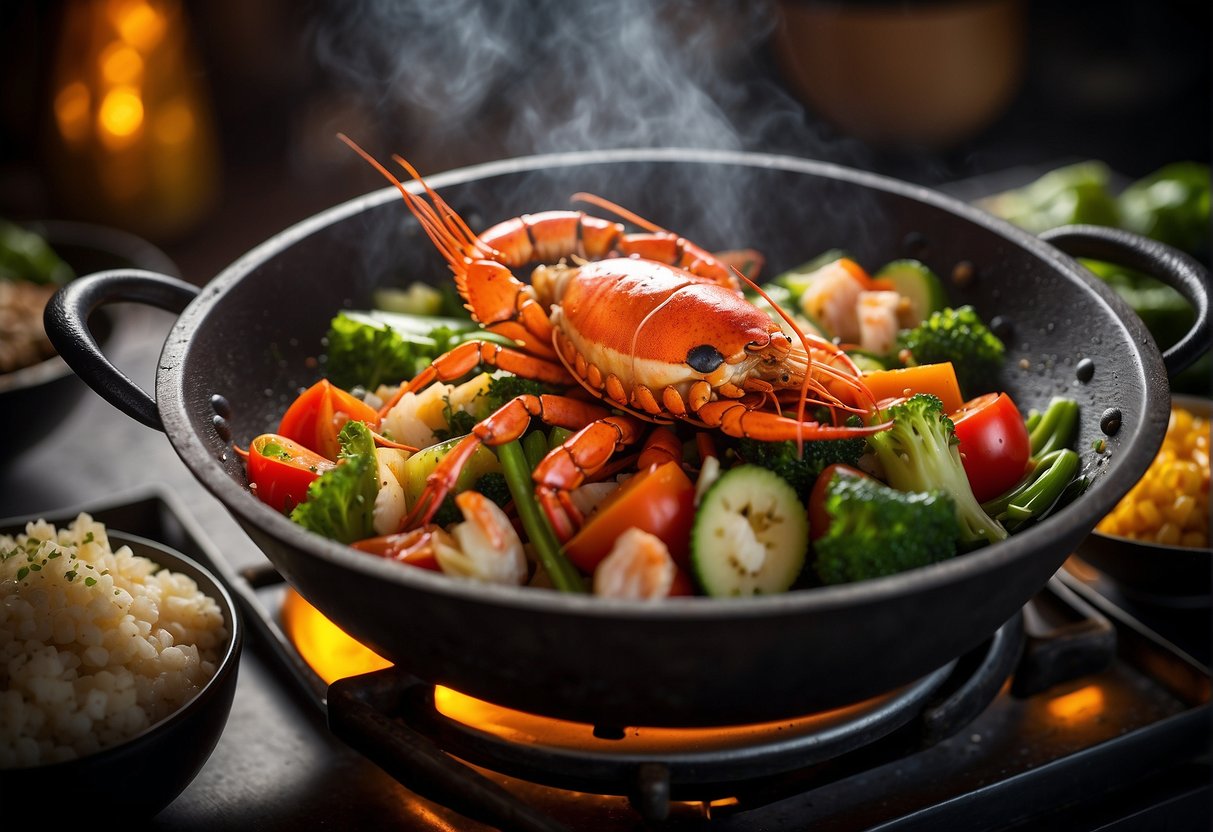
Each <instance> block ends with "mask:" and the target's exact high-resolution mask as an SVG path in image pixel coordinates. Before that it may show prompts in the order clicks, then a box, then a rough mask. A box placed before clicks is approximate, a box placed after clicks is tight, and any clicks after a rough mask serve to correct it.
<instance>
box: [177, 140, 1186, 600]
mask: <svg viewBox="0 0 1213 832" xmlns="http://www.w3.org/2000/svg"><path fill="white" fill-rule="evenodd" d="M619 163H673V164H678V165H685V164H715V165H734V166H739V167H748V168H760V169H774V170H782V171H787V172H790V173H796V174H807V175H810V176H817V177H822V178H826V179H830V180H834V181H842V182H845V183H848V184H853V185H856V186H859V187H862V188H867V189H874V190H878V191H883V192H886V193H890V194H892V195H894V196H898V197H902V198H906V199H910V200H912V201H916V202H920V203H925V204H927V205H929V206H932V207H935V208H939V209H942V210H944V211H946V212H948V213H950V214H953V215H955V216H957V217H958V218H959V219H961V220H963V221H965V222H968V223H971V224H974V225H977V226H979V227H981V228H984V229H986V230H988V231H991V232H993V233H995V234H997V235H999V236H1001V237H1002V238H1003V239H1005V240H1007V241H1008V242H1009V243H1011V244H1014V245H1015V246H1017V247H1018V248H1020V249H1024V250H1026V252H1027V253H1028V254H1029V255H1031V256H1033V257H1035V258H1037V259H1039V260H1040V261H1043V263H1044V265H1046V266H1048V267H1049V268H1051V269H1053V270H1056V271H1057V272H1061V273H1065V274H1066V275H1067V276H1068V277H1071V278H1073V279H1076V280H1078V281H1080V282H1081V283H1083V284H1085V285H1086V287H1087V288H1088V289H1089V290H1091V292H1092V293H1093V294H1094V295H1096V296H1097V298H1098V299H1099V301H1100V302H1102V304H1103V305H1104V306H1105V307H1107V308H1108V313H1109V316H1110V317H1111V318H1112V322H1113V323H1114V324H1118V325H1120V326H1121V327H1123V328H1124V329H1125V330H1126V335H1127V339H1128V340H1129V341H1130V342H1131V343H1133V344H1134V345H1135V348H1136V354H1137V358H1138V362H1137V364H1136V366H1134V367H1133V368H1132V370H1133V372H1134V374H1135V375H1134V378H1138V379H1140V381H1141V387H1142V389H1143V395H1144V412H1143V414H1142V423H1141V426H1140V428H1139V429H1138V431H1137V432H1136V433H1135V434H1133V435H1132V436H1130V437H1129V438H1127V439H1126V440H1124V444H1123V445H1122V446H1121V447H1120V448H1119V449H1118V450H1117V456H1118V462H1117V464H1116V467H1115V469H1114V470H1112V471H1109V473H1107V474H1106V475H1104V476H1103V477H1101V478H1099V479H1098V480H1097V481H1096V482H1095V483H1094V484H1093V485H1092V486H1091V487H1090V488H1088V490H1087V491H1086V492H1085V493H1084V494H1083V495H1081V497H1080V498H1079V499H1077V500H1076V501H1075V502H1074V503H1072V504H1071V505H1069V506H1068V507H1067V508H1066V509H1065V511H1063V512H1061V513H1060V514H1059V515H1058V516H1055V517H1052V518H1049V519H1047V520H1045V521H1044V522H1042V523H1040V524H1038V525H1036V526H1033V527H1032V528H1029V529H1027V530H1025V531H1023V532H1020V533H1018V534H1015V535H1012V536H1011V537H1009V538H1008V539H1007V540H1004V541H1001V542H999V543H997V544H994V545H992V546H990V547H988V548H985V549H980V550H977V551H974V552H970V553H967V554H964V555H958V556H956V557H954V558H951V559H949V560H947V561H942V562H940V563H936V564H932V565H929V566H925V567H920V568H918V569H914V570H910V571H908V572H902V573H899V574H896V575H890V576H887V577H883V578H877V579H871V580H867V581H861V582H857V583H851V584H842V585H838V586H825V587H810V588H806V589H799V590H794V591H790V592H786V593H781V594H778V595H769V596H762V597H751V598H727V599H721V598H710V597H698V596H692V597H679V598H666V599H663V600H662V601H661V602H660V603H653V602H646V601H632V600H622V599H610V598H600V597H596V596H593V595H589V594H580V593H565V592H558V591H554V590H549V591H544V590H543V589H540V588H536V587H528V586H503V585H498V584H486V583H480V582H472V581H461V580H457V579H453V578H451V577H449V576H445V575H440V574H436V573H430V572H429V571H427V570H423V569H401V568H400V565H399V564H395V563H391V562H389V561H385V560H382V559H380V558H373V557H367V556H366V554H365V553H362V552H358V551H356V550H354V549H351V548H350V547H348V546H345V545H343V544H340V543H337V542H335V541H332V540H328V539H326V538H323V537H321V536H319V535H316V534H313V533H311V532H308V531H306V530H305V529H303V528H302V527H300V526H298V525H297V524H295V523H293V522H292V521H291V520H290V519H289V518H287V517H286V516H284V515H281V514H279V513H277V512H275V511H274V510H273V509H272V508H270V507H269V506H267V505H265V504H264V503H262V502H260V501H259V500H257V499H256V498H255V497H253V496H252V495H251V494H250V493H249V492H248V490H247V489H246V488H242V487H240V486H239V485H238V484H237V483H236V482H234V481H233V480H232V479H231V478H230V476H229V475H228V474H227V473H226V472H225V471H224V469H223V467H222V466H221V465H220V464H219V462H218V461H217V460H216V459H215V458H214V457H213V455H212V454H211V453H210V451H209V450H208V449H207V448H206V447H205V446H204V445H203V443H202V442H201V440H200V438H199V436H198V435H197V434H196V433H195V432H194V431H193V429H192V428H191V426H190V424H189V417H188V414H187V411H186V409H185V406H184V402H185V401H186V399H187V395H188V391H187V389H186V386H187V384H188V382H189V378H188V377H187V374H186V373H184V372H182V371H181V368H182V366H183V364H184V362H185V358H186V356H185V353H186V352H187V350H188V348H189V345H190V343H191V341H192V338H193V335H194V333H195V332H196V331H197V330H198V329H199V327H200V326H201V325H202V324H203V323H204V320H205V317H206V315H207V314H208V312H209V311H210V310H211V307H212V306H213V305H214V304H215V303H217V302H218V301H219V300H220V299H221V298H222V297H223V296H224V294H225V293H226V292H227V291H228V290H229V289H231V288H232V287H233V286H235V285H236V284H237V283H238V282H239V281H241V280H242V279H243V278H244V277H245V276H246V275H248V274H249V273H251V272H253V271H254V270H255V269H257V268H258V267H260V266H261V265H263V264H265V263H267V262H268V261H270V260H271V259H272V258H273V257H274V256H275V255H277V254H279V253H281V252H283V251H285V250H286V249H287V248H289V247H291V246H293V245H295V244H296V243H298V242H299V241H301V240H303V239H304V238H306V237H308V236H310V235H312V234H314V233H317V232H319V231H321V230H322V229H324V228H327V227H328V226H330V225H334V224H336V223H339V222H341V221H343V220H346V219H348V218H350V217H353V216H355V215H357V214H359V213H362V212H364V211H367V210H369V209H372V208H375V207H378V206H380V205H382V204H384V203H386V202H390V201H392V200H395V199H399V198H400V194H399V191H398V190H397V189H396V188H395V187H394V186H388V187H385V188H381V189H377V190H374V191H371V192H368V193H366V194H363V195H361V196H358V197H354V198H353V199H350V200H347V201H345V202H343V203H339V204H337V205H335V206H333V207H331V208H328V209H325V210H324V211H321V212H319V213H317V214H314V215H312V216H310V217H308V218H306V219H304V220H302V221H300V222H298V223H296V224H294V225H292V226H289V227H288V228H286V229H284V230H283V231H281V232H279V233H278V234H275V235H273V236H272V237H270V238H268V239H267V240H265V241H264V242H262V243H261V244H259V245H258V246H256V247H255V248H253V249H251V250H250V251H249V252H247V253H246V254H244V255H243V256H241V257H240V258H238V259H237V260H236V261H234V262H233V263H232V264H231V265H230V266H228V267H227V268H225V269H224V270H223V271H221V272H220V273H219V274H218V275H216V276H215V277H214V278H213V279H212V280H211V281H209V282H208V283H207V284H206V286H204V287H203V289H202V291H200V292H199V294H198V297H197V298H195V299H194V301H193V302H191V303H190V304H189V306H187V307H186V309H185V310H184V311H183V312H182V313H181V315H180V316H179V317H178V319H177V321H176V322H175V323H174V324H173V327H172V329H171V331H170V333H169V335H168V337H167V338H166V340H165V345H164V348H163V351H162V353H161V357H160V361H159V364H158V370H157V376H156V394H157V408H158V409H159V410H160V414H161V417H162V420H163V424H164V431H165V433H166V435H167V436H168V438H169V441H170V443H171V444H172V445H173V447H174V449H175V450H176V451H177V454H178V455H179V456H180V457H181V459H182V460H183V461H184V462H185V464H186V465H187V467H188V468H189V469H190V471H191V473H192V474H193V475H194V476H195V477H196V478H197V479H198V480H199V481H200V482H201V483H202V484H203V485H204V486H205V487H206V488H207V489H208V490H209V491H210V492H211V493H212V494H213V495H214V496H215V497H216V498H218V499H219V501H220V502H221V503H222V504H223V505H224V507H225V508H226V509H227V510H228V511H229V512H231V513H233V514H235V515H236V516H237V519H239V520H240V521H241V522H242V523H247V524H249V525H251V526H254V527H256V528H258V529H259V530H260V531H262V532H264V533H266V534H267V535H269V536H271V537H273V538H275V539H277V540H278V541H280V542H282V543H284V544H287V545H289V546H291V547H292V548H294V549H296V550H297V551H300V552H306V553H307V554H308V555H309V556H314V557H320V558H322V559H325V560H328V561H330V562H332V563H334V564H335V565H337V566H340V567H342V568H348V569H353V570H356V571H359V572H362V573H364V574H365V575H366V576H368V577H373V578H377V579H380V580H385V581H388V582H392V583H396V584H401V585H403V587H404V588H406V589H410V590H415V591H420V592H425V593H427V594H435V595H439V596H444V597H446V598H448V599H450V600H452V601H458V602H462V603H469V604H479V605H493V606H498V607H507V608H512V609H518V610H522V611H529V612H542V613H552V614H559V615H566V616H578V617H586V618H620V617H624V618H628V619H632V620H636V621H644V620H665V619H678V620H683V621H686V620H702V621H706V620H711V621H719V620H721V619H725V620H729V619H733V620H740V619H749V618H769V617H771V616H800V615H806V614H812V613H816V612H824V611H828V610H832V609H840V608H845V607H851V606H854V605H857V604H869V603H881V602H882V601H885V600H888V599H891V598H895V597H900V596H904V595H907V594H919V593H925V592H928V591H933V590H940V589H945V588H946V587H947V586H948V585H950V584H958V583H961V582H962V581H963V580H964V579H966V578H968V577H970V576H971V574H972V573H981V572H985V571H990V570H997V569H999V568H1001V567H1004V566H1006V565H1008V563H1009V562H1011V561H1016V560H1026V559H1029V558H1030V556H1031V555H1032V554H1033V553H1035V552H1036V551H1037V550H1041V549H1044V548H1047V544H1048V541H1049V540H1050V539H1051V538H1054V537H1057V536H1058V535H1059V534H1064V533H1065V531H1066V530H1069V531H1070V532H1071V533H1073V529H1074V528H1076V527H1078V526H1081V525H1083V524H1087V525H1089V526H1090V528H1094V526H1095V524H1096V523H1097V522H1098V521H1099V518H1100V517H1102V516H1103V515H1104V514H1105V513H1107V511H1110V510H1111V508H1112V507H1113V506H1115V504H1116V502H1117V501H1118V500H1119V499H1120V497H1121V496H1123V494H1124V493H1126V492H1127V491H1128V489H1129V488H1130V487H1131V486H1132V484H1133V483H1134V482H1136V480H1137V479H1138V478H1140V476H1141V475H1142V474H1143V473H1144V472H1145V470H1146V467H1147V466H1148V465H1149V462H1150V460H1152V459H1153V458H1154V456H1155V454H1156V453H1157V450H1158V447H1159V446H1160V445H1161V442H1162V437H1163V433H1164V431H1165V427H1166V418H1163V419H1161V421H1160V420H1159V418H1158V414H1159V413H1160V412H1161V413H1164V414H1167V413H1169V410H1170V406H1169V405H1170V402H1169V385H1168V384H1167V381H1166V379H1167V375H1166V371H1165V369H1164V366H1163V363H1162V357H1161V354H1160V353H1159V351H1158V349H1157V348H1156V346H1155V345H1154V342H1153V339H1152V338H1151V337H1150V335H1149V333H1148V331H1147V330H1146V329H1145V326H1144V324H1142V323H1141V321H1140V320H1139V319H1137V318H1136V316H1134V315H1133V313H1132V312H1131V310H1130V309H1129V307H1128V306H1127V304H1125V303H1124V301H1122V300H1121V299H1120V298H1119V296H1117V295H1116V294H1115V293H1114V292H1113V291H1112V290H1111V289H1109V288H1108V287H1106V286H1104V284H1103V283H1102V282H1101V281H1099V280H1098V278H1096V277H1094V276H1093V275H1090V274H1088V273H1086V272H1085V270H1084V269H1082V268H1081V267H1080V266H1079V265H1078V263H1077V262H1076V261H1075V260H1073V259H1072V258H1070V257H1069V256H1068V255H1066V254H1064V253H1063V252H1061V251H1060V250H1059V249H1057V248H1055V247H1054V246H1052V245H1050V244H1048V243H1046V242H1044V241H1042V240H1040V239H1039V238H1037V237H1035V236H1034V235H1032V234H1029V233H1028V232H1026V231H1024V230H1022V229H1020V228H1017V227H1016V226H1013V225H1011V224H1010V223H1008V222H1005V221H1003V220H1001V219H999V218H997V217H995V216H994V215H992V214H989V213H986V212H985V211H982V210H980V209H978V208H975V207H973V206H970V205H968V204H967V203H964V202H962V201H960V200H958V199H956V198H954V197H951V196H948V195H946V194H943V193H941V192H939V191H935V190H933V189H930V188H927V187H925V186H920V185H915V184H912V183H909V182H904V181H902V180H898V179H895V178H892V177H887V176H884V175H881V174H876V173H871V172H867V171H861V170H857V169H853V168H848V167H845V166H842V165H837V164H834V163H830V162H821V161H816V160H811V159H803V158H799V157H794V156H786V155H779V154H768V153H755V152H749V151H728V150H709V149H702V148H677V147H672V148H659V149H616V150H602V151H575V152H565V153H554V154H539V155H533V156H525V157H517V158H512V159H504V160H500V161H494V162H487V163H483V164H478V165H472V166H468V167H463V168H459V169H455V170H451V171H446V172H443V173H439V174H435V175H433V176H429V175H426V181H427V182H428V183H429V184H430V186H431V187H433V188H434V189H435V190H440V189H442V188H445V187H449V186H453V185H461V184H466V183H470V182H473V181H483V180H488V179H491V178H494V177H498V176H504V175H509V174H519V173H523V174H525V173H530V172H538V171H543V170H550V169H553V168H564V167H576V166H582V167H584V166H589V165H599V164H608V165H609V164H619ZM407 187H409V189H410V190H418V188H417V186H416V183H409V184H408V185H407ZM402 210H404V209H403V207H402ZM536 210H539V208H538V207H537V208H536ZM1118 489H1119V491H1118ZM1076 545H1077V541H1075V546H1076ZM1067 554H1068V553H1067ZM1064 560H1065V555H1060V556H1058V557H1057V566H1058V567H1059V568H1060V566H1061V564H1062V563H1063V562H1064Z"/></svg>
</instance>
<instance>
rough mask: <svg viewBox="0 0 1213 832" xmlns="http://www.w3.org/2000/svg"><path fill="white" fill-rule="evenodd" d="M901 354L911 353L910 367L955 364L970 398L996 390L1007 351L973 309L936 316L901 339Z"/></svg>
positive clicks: (941, 311)
mask: <svg viewBox="0 0 1213 832" xmlns="http://www.w3.org/2000/svg"><path fill="white" fill-rule="evenodd" d="M897 348H898V350H905V351H907V352H908V353H909V359H908V362H907V363H908V364H909V365H910V366H914V365H918V364H939V363H942V362H944V361H951V362H952V367H953V369H955V370H956V379H957V381H959V382H960V388H961V390H962V391H963V393H964V394H965V395H966V396H975V395H977V394H978V393H985V392H989V391H990V390H992V389H993V388H992V386H991V382H992V381H993V380H994V379H996V378H997V377H998V373H999V370H1000V369H1001V368H1002V361H1003V354H1004V353H1005V352H1006V348H1005V347H1004V346H1003V343H1002V341H1000V340H999V339H998V336H996V335H995V334H994V333H993V332H991V331H990V328H989V327H987V326H986V325H985V323H984V322H983V321H982V320H981V318H979V317H978V316H977V312H976V311H975V310H974V309H973V307H971V306H961V307H959V308H957V309H951V308H947V309H941V310H940V311H938V312H933V313H932V314H931V315H930V316H929V317H928V318H927V319H926V320H925V321H923V322H922V323H921V324H919V325H918V326H916V327H914V328H913V329H906V330H902V331H901V332H900V333H898V336H897Z"/></svg>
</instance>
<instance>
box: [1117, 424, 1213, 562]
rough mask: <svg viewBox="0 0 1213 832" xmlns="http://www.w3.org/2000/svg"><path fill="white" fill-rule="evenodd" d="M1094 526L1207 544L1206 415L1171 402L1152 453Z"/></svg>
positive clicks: (1201, 545) (1187, 543)
mask: <svg viewBox="0 0 1213 832" xmlns="http://www.w3.org/2000/svg"><path fill="white" fill-rule="evenodd" d="M1098 530H1099V531H1101V532H1103V533H1105V534H1113V535H1118V536H1121V537H1131V538H1134V539H1136V540H1148V541H1155V542H1158V543H1164V544H1167V545H1170V546H1190V547H1193V548H1205V547H1207V546H1208V545H1209V420H1208V419H1206V418H1203V417H1200V416H1197V415H1195V414H1194V413H1192V412H1191V411H1189V410H1186V409H1184V408H1183V407H1180V406H1178V405H1176V406H1174V407H1173V408H1172V410H1171V420H1170V423H1169V424H1168V425H1167V435H1166V438H1164V439H1163V443H1162V448H1161V449H1160V450H1159V452H1158V456H1157V457H1156V458H1155V460H1154V462H1152V463H1151V464H1150V468H1149V470H1147V471H1146V473H1145V476H1143V477H1142V478H1141V480H1140V481H1139V482H1138V483H1137V484H1136V485H1134V486H1133V488H1132V490H1130V491H1129V493H1128V494H1126V495H1125V498H1124V499H1123V500H1121V502H1120V504H1119V505H1118V506H1117V507H1116V508H1115V509H1114V510H1113V511H1112V512H1111V513H1110V514H1109V515H1108V516H1107V517H1105V518H1104V519H1103V520H1102V521H1100V523H1099V526H1098Z"/></svg>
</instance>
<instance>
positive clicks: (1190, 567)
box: [1077, 395, 1213, 606]
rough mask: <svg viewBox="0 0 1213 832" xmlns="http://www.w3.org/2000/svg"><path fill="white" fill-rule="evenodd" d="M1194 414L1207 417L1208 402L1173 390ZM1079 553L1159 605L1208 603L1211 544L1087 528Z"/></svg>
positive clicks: (1212, 584) (1212, 580)
mask: <svg viewBox="0 0 1213 832" xmlns="http://www.w3.org/2000/svg"><path fill="white" fill-rule="evenodd" d="M1171 400H1172V402H1173V403H1174V404H1178V405H1182V406H1183V407H1184V408H1185V409H1186V410H1189V411H1191V412H1192V413H1194V414H1196V415H1197V416H1202V417H1204V418H1206V419H1208V418H1209V416H1210V413H1213V402H1211V401H1210V400H1209V399H1202V398H1198V397H1196V396H1181V395H1175V396H1172V397H1171ZM1077 554H1078V556H1079V558H1081V559H1082V560H1084V561H1086V562H1087V563H1089V564H1090V565H1091V566H1094V567H1095V568H1096V569H1098V570H1099V571H1100V572H1102V573H1104V574H1105V575H1107V576H1108V577H1109V578H1110V579H1111V580H1112V581H1113V582H1114V583H1115V584H1116V585H1117V587H1118V588H1119V589H1120V590H1121V591H1122V592H1124V593H1125V594H1126V595H1127V596H1130V597H1132V598H1134V599H1136V600H1139V601H1144V602H1147V603H1159V604H1163V605H1165V606H1174V605H1175V604H1180V605H1186V606H1191V605H1201V606H1204V605H1207V604H1211V603H1213V549H1210V548H1209V547H1205V548H1203V549H1193V548H1191V547H1188V546H1166V545H1164V544H1162V543H1148V542H1145V541H1141V540H1133V539H1132V538H1128V537H1118V536H1116V535H1110V534H1103V533H1101V532H1098V531H1093V532H1091V534H1089V535H1087V537H1086V538H1085V539H1084V540H1083V541H1082V543H1081V544H1079V546H1078V550H1077Z"/></svg>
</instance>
